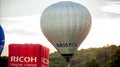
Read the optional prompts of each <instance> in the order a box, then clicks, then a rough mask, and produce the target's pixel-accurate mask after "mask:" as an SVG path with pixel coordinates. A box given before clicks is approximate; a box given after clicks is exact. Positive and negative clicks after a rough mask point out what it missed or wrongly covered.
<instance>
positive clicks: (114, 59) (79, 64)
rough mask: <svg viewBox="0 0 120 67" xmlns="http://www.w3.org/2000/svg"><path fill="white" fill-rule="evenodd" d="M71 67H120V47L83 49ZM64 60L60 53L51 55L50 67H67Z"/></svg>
mask: <svg viewBox="0 0 120 67" xmlns="http://www.w3.org/2000/svg"><path fill="white" fill-rule="evenodd" d="M70 64H71V67H120V45H119V46H116V45H111V46H109V45H108V46H104V47H100V48H88V49H81V50H78V51H76V52H75V54H74V56H73V57H72V59H71V63H70ZM7 65H8V57H7V56H1V57H0V67H7ZM65 65H66V62H65V60H64V58H63V57H62V56H61V55H60V54H59V53H58V52H54V53H51V54H50V64H49V66H50V67H65Z"/></svg>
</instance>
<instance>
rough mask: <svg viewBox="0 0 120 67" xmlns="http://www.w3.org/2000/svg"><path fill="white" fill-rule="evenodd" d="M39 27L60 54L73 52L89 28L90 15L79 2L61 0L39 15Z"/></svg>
mask: <svg viewBox="0 0 120 67" xmlns="http://www.w3.org/2000/svg"><path fill="white" fill-rule="evenodd" d="M40 22H41V29H42V32H43V34H44V35H45V36H46V37H47V39H48V40H49V41H50V42H51V43H52V44H53V46H54V47H55V48H56V49H57V50H58V51H59V52H60V53H61V54H73V53H74V51H75V50H76V49H77V48H78V47H79V46H80V44H81V43H82V41H83V40H84V39H85V38H86V36H87V34H88V33H89V30H90V28H91V15H90V13H89V11H88V10H87V8H85V7H84V6H82V5H81V4H79V3H75V2H71V1H62V2H58V3H55V4H53V5H50V6H48V7H47V8H46V9H45V10H44V11H43V13H42V16H41V21H40Z"/></svg>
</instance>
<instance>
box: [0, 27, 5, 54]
mask: <svg viewBox="0 0 120 67" xmlns="http://www.w3.org/2000/svg"><path fill="white" fill-rule="evenodd" d="M4 40H5V37H4V31H3V29H2V27H1V25H0V55H1V53H2V50H3V47H4Z"/></svg>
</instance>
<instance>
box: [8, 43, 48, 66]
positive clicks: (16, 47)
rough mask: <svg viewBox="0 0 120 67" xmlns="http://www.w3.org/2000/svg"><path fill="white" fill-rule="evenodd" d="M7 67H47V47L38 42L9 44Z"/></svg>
mask: <svg viewBox="0 0 120 67" xmlns="http://www.w3.org/2000/svg"><path fill="white" fill-rule="evenodd" d="M8 67H49V49H48V48H47V47H44V46H42V45H40V44H10V45H9V58H8Z"/></svg>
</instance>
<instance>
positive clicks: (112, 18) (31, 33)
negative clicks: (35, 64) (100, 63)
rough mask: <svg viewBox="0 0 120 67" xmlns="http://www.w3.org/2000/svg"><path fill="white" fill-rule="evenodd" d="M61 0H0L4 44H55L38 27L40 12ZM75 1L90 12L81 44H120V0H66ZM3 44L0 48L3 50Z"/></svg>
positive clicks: (83, 45) (95, 45)
mask: <svg viewBox="0 0 120 67" xmlns="http://www.w3.org/2000/svg"><path fill="white" fill-rule="evenodd" d="M59 1H63V0H0V24H1V26H2V27H3V29H4V31H5V45H8V44H11V43H23V44H24V43H39V44H43V45H44V46H46V47H48V48H50V50H51V52H54V51H55V48H54V47H53V46H52V45H51V44H50V43H49V42H48V41H47V39H46V38H45V37H44V35H43V34H42V32H41V29H40V16H41V13H42V11H43V10H44V9H45V8H46V7H47V6H49V5H51V4H53V3H56V2H59ZM68 1H73V2H78V3H80V4H82V5H84V6H85V7H87V8H88V10H89V11H90V13H91V16H92V28H91V30H90V33H89V35H88V36H87V38H86V39H85V40H84V42H83V43H82V44H81V46H80V47H79V49H81V48H89V47H102V46H104V45H107V44H116V45H120V0H68ZM6 51H7V47H5V49H4V51H3V55H7V53H6Z"/></svg>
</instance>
